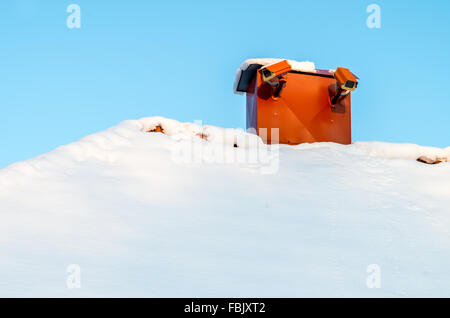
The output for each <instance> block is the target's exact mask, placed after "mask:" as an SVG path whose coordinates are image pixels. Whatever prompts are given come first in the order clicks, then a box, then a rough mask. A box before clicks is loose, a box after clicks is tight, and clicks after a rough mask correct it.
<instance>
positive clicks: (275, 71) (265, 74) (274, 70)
mask: <svg viewBox="0 0 450 318" xmlns="http://www.w3.org/2000/svg"><path fill="white" fill-rule="evenodd" d="M291 70H292V67H291V65H290V64H289V62H288V61H287V60H283V61H281V62H277V63H273V64H270V65H266V66H264V67H263V68H261V69H260V70H259V72H260V74H261V76H262V79H263V81H264V82H269V81H270V80H272V79H273V78H275V77H282V76H283V75H285V74H287V73H288V72H289V71H291Z"/></svg>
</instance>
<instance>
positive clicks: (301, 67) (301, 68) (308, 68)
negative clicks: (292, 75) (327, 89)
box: [233, 58, 316, 95]
mask: <svg viewBox="0 0 450 318" xmlns="http://www.w3.org/2000/svg"><path fill="white" fill-rule="evenodd" d="M283 60H284V59H276V58H255V59H248V60H245V61H244V62H243V63H242V64H241V66H240V67H239V69H238V70H237V71H236V77H235V79H234V84H233V92H234V93H235V94H241V95H242V94H244V93H243V92H239V91H237V87H238V84H239V81H240V79H241V75H242V72H243V71H246V70H247V69H248V67H249V66H250V65H252V64H259V65H262V66H267V65H270V64H273V63H277V62H280V61H283ZM288 62H289V64H290V65H291V67H292V70H294V71H298V72H309V73H315V72H316V66H315V64H314V63H313V62H308V61H305V62H298V61H294V60H288Z"/></svg>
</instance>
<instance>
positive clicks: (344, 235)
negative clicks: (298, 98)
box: [0, 117, 450, 297]
mask: <svg viewBox="0 0 450 318" xmlns="http://www.w3.org/2000/svg"><path fill="white" fill-rule="evenodd" d="M157 126H161V127H162V128H163V130H164V132H165V134H162V133H148V132H147V131H149V130H153V129H155V128H156V127H157ZM205 136H206V138H205ZM255 138H256V139H255ZM236 141H237V147H236V146H235V145H236ZM185 147H187V148H189V149H192V150H194V152H202V154H203V155H202V156H201V157H199V158H196V157H195V156H192V157H188V159H190V160H191V159H192V160H191V161H189V160H187V161H179V160H175V159H177V156H176V154H177V153H178V152H177V151H178V150H180V149H185ZM261 147H262V149H263V150H264V151H267V153H268V158H269V159H274V158H275V159H276V161H275V162H276V163H278V165H279V166H278V169H277V170H275V171H273V173H262V172H261V170H260V166H261V165H264V163H262V162H260V161H258V160H256V161H252V160H251V156H248V155H249V154H251V153H252V151H253V150H254V149H259V148H261ZM219 150H223V151H222V152H220V151H219ZM223 153H228V154H231V155H234V158H235V159H236V160H230V161H223V162H221V161H215V160H210V159H211V158H213V159H214V158H216V159H217V157H218V156H219V155H220V154H223ZM174 154H175V156H174ZM419 154H420V155H423V154H425V155H428V156H442V155H448V154H449V148H446V149H437V148H429V147H420V146H416V145H407V144H401V145H397V144H387V143H379V142H376V143H372V142H359V143H355V144H353V145H349V146H343V145H337V144H332V143H318V144H305V145H299V146H280V147H278V148H272V147H270V146H265V145H262V144H261V142H260V140H259V139H258V138H257V137H255V136H253V135H249V134H247V133H245V132H243V131H241V130H234V129H232V130H224V129H222V128H219V127H214V126H201V125H198V124H193V123H180V122H177V121H175V120H170V119H165V118H161V117H151V118H144V119H141V120H130V121H126V122H123V123H121V124H120V125H118V126H116V127H112V128H110V129H108V130H106V131H103V132H100V133H97V134H94V135H91V136H87V137H85V138H83V139H82V140H80V141H78V142H75V143H72V144H69V145H66V146H63V147H60V148H58V149H56V150H55V151H53V152H51V153H48V154H45V155H41V156H39V157H37V158H33V159H30V160H27V161H24V162H20V163H16V164H14V165H11V166H9V167H7V168H6V169H3V170H0V251H1V258H0V282H1V288H0V296H39V297H46V296H62V297H79V296H80V297H81V296H85V297H90V296H113V297H114V296H131V297H132V296H135V297H139V296H141V297H142V296H145V297H303V296H304V297H308V296H309V297H311V296H317V297H331V296H349V297H350V296H357V297H396V296H407V297H420V296H425V297H428V296H439V297H442V296H447V297H449V296H450V289H449V288H448V285H449V283H450V273H449V272H448V270H447V268H448V267H449V266H450V232H449V230H448V229H449V228H450V179H449V178H448V176H449V175H450V163H442V164H439V165H433V166H431V165H425V164H421V163H418V162H416V161H415V158H416V157H417V156H418V155H419ZM194 155H195V154H194ZM239 158H241V159H242V158H243V160H237V159H239ZM392 158H395V159H392ZM71 264H76V265H78V266H79V268H80V269H81V288H79V289H78V288H75V289H71V288H68V287H67V285H66V280H67V279H68V277H69V275H70V273H68V272H66V269H67V268H69V269H70V268H73V267H68V266H69V265H71ZM373 264H375V265H376V266H374V265H373ZM373 268H379V269H380V270H381V274H380V275H381V276H380V277H381V278H380V279H381V288H374V289H372V288H368V285H367V279H368V277H369V275H371V274H372V273H371V272H368V270H369V271H370V270H371V269H373Z"/></svg>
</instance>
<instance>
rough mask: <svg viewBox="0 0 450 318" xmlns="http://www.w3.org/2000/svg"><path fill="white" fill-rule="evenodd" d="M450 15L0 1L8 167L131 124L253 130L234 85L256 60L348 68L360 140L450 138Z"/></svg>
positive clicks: (386, 8)
mask: <svg viewBox="0 0 450 318" xmlns="http://www.w3.org/2000/svg"><path fill="white" fill-rule="evenodd" d="M71 3H75V4H78V5H79V6H80V7H81V24H82V25H81V28H80V29H69V28H67V26H66V19H67V16H68V15H69V14H68V13H66V8H67V6H68V5H69V4H71ZM371 3H376V4H378V5H379V6H380V7H381V14H382V16H381V18H382V20H381V23H382V27H381V29H369V28H368V27H367V26H366V19H367V17H368V15H369V14H368V13H366V8H367V6H368V5H369V4H371ZM449 14H450V1H447V0H442V1H438V0H434V1H406V0H396V1H375V0H374V1H358V0H352V1H344V2H339V1H331V0H330V1H324V0H316V1H301V0H295V1H290V0H288V1H283V2H280V1H266V0H258V1H252V0H247V1H242V0H241V1H235V0H226V1H211V0H208V1H199V0H192V1H170V0H166V1H151V0H150V1H144V0H141V1H138V0H135V1H132V0H130V1H101V0H71V1H64V0H46V1H39V0H15V1H2V2H1V3H0V39H1V42H2V45H1V49H0V78H1V79H0V107H1V113H2V115H1V117H0V137H1V138H0V143H1V152H0V167H4V166H6V165H8V164H11V163H13V162H16V161H20V160H24V159H27V158H30V157H33V156H36V155H38V154H41V153H45V152H48V151H51V150H52V149H54V148H56V147H58V146H60V145H64V144H67V143H69V142H73V141H76V140H78V139H80V138H82V137H84V136H85V135H88V134H91V133H95V132H97V131H101V130H104V129H106V128H108V127H110V126H113V125H116V124H118V123H119V122H121V121H123V120H126V119H135V118H140V117H146V116H154V115H161V116H166V117H170V118H174V119H177V120H180V121H194V120H202V121H203V122H204V123H205V124H213V125H219V126H224V127H233V128H237V127H241V128H244V126H245V98H244V97H242V96H237V95H233V93H232V84H233V79H234V75H235V72H236V69H237V68H238V66H239V65H240V63H241V62H242V61H243V60H245V59H247V58H253V57H279V58H289V59H296V60H311V61H314V62H315V63H316V66H317V67H318V68H323V69H330V68H335V67H337V66H346V67H349V68H350V69H351V70H352V71H353V72H354V73H356V74H357V75H358V76H359V77H360V79H361V82H360V86H359V87H358V90H357V92H356V93H355V94H354V95H353V105H352V106H353V109H352V111H353V118H352V120H353V140H354V141H359V140H380V141H391V142H412V143H419V144H423V145H431V146H439V147H446V146H449V145H450V128H449V122H450V96H449V94H448V91H449V89H450V79H449V75H448V71H449V70H450V41H449V40H448V38H449V33H450V19H449Z"/></svg>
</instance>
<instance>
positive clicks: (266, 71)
mask: <svg viewBox="0 0 450 318" xmlns="http://www.w3.org/2000/svg"><path fill="white" fill-rule="evenodd" d="M262 73H263V75H264V76H265V77H269V76H270V75H271V74H272V72H271V71H269V70H268V69H263V70H262Z"/></svg>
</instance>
